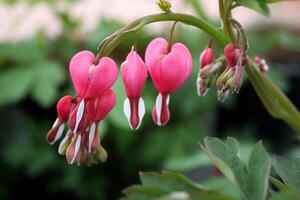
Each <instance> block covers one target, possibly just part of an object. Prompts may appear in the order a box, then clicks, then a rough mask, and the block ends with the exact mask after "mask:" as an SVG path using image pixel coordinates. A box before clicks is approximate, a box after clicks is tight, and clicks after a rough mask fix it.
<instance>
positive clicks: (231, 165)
mask: <svg viewBox="0 0 300 200" xmlns="http://www.w3.org/2000/svg"><path fill="white" fill-rule="evenodd" d="M236 143H237V142H235V141H234V139H232V138H228V140H227V142H226V144H224V143H223V142H222V141H221V140H219V139H217V138H210V137H207V138H205V139H204V144H205V146H206V153H207V152H210V153H208V157H210V158H211V159H212V161H213V162H214V164H215V165H216V166H218V168H219V169H220V171H221V172H222V173H223V174H224V175H225V176H226V177H227V178H228V179H229V180H231V181H232V182H233V183H235V184H236V186H237V187H238V188H239V189H240V191H241V194H242V196H244V197H247V196H249V195H250V193H249V188H248V178H247V174H246V170H245V166H244V165H243V163H242V162H241V160H240V159H239V157H238V152H237V149H238V146H237V145H236ZM231 144H234V145H231Z"/></svg>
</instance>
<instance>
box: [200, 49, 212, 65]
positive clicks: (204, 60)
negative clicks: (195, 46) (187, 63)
mask: <svg viewBox="0 0 300 200" xmlns="http://www.w3.org/2000/svg"><path fill="white" fill-rule="evenodd" d="M213 61H214V52H213V50H212V48H210V47H209V48H206V49H204V51H203V52H202V53H201V55H200V68H201V69H202V68H205V67H206V66H207V65H209V64H211V63H212V62H213Z"/></svg>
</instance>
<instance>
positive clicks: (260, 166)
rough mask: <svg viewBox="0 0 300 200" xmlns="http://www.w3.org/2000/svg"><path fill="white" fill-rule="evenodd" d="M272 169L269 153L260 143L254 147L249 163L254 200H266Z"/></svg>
mask: <svg viewBox="0 0 300 200" xmlns="http://www.w3.org/2000/svg"><path fill="white" fill-rule="evenodd" d="M270 168H271V161H270V159H269V156H268V153H267V151H266V150H265V148H264V146H263V145H262V143H261V142H259V143H257V144H256V146H255V147H254V149H253V151H252V153H251V156H250V159H249V163H248V173H249V179H250V185H251V186H252V187H253V189H252V199H255V200H264V199H265V198H266V196H267V190H268V177H269V174H270Z"/></svg>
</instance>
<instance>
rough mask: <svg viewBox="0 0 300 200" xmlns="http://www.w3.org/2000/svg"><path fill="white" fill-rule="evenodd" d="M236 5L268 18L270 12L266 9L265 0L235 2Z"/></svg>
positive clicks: (237, 0)
mask: <svg viewBox="0 0 300 200" xmlns="http://www.w3.org/2000/svg"><path fill="white" fill-rule="evenodd" d="M235 1H236V2H237V3H238V4H240V5H242V6H245V7H248V8H251V9H253V10H256V11H258V12H259V13H261V14H263V15H265V16H269V15H270V10H269V8H268V2H267V0H235Z"/></svg>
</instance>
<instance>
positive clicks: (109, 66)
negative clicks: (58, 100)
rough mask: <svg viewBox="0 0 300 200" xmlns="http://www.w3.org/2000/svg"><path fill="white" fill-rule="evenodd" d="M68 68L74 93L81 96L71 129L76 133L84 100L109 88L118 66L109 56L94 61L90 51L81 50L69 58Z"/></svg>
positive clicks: (115, 78) (81, 115) (114, 78)
mask: <svg viewBox="0 0 300 200" xmlns="http://www.w3.org/2000/svg"><path fill="white" fill-rule="evenodd" d="M69 70H70V74H71V78H72V81H73V85H74V88H75V90H76V93H77V95H78V96H79V97H80V98H81V99H80V103H79V106H78V109H77V111H76V123H75V126H74V129H73V130H72V131H73V132H74V133H76V132H77V129H78V126H79V123H80V121H81V119H82V117H83V113H84V110H85V109H84V107H85V100H88V99H93V98H96V97H97V96H99V94H101V93H102V92H104V91H105V90H107V89H109V88H110V87H111V86H112V85H113V84H114V83H115V81H116V80H117V76H118V67H117V65H116V63H115V62H114V61H113V60H112V59H111V58H109V57H102V58H101V59H100V60H99V61H98V63H95V56H94V54H93V53H92V52H90V51H81V52H79V53H77V54H76V55H75V56H74V57H73V58H72V59H71V62H70V66H69Z"/></svg>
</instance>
